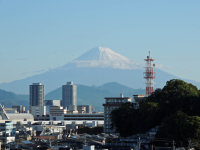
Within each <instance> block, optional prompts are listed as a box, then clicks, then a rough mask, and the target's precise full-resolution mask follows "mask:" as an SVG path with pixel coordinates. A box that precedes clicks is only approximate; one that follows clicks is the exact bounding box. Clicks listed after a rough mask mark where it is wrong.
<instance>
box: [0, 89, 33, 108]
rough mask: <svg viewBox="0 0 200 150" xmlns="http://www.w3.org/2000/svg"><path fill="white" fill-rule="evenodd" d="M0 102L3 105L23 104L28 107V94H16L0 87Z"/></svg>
mask: <svg viewBox="0 0 200 150" xmlns="http://www.w3.org/2000/svg"><path fill="white" fill-rule="evenodd" d="M0 104H1V105H4V106H5V107H12V106H13V105H23V106H26V107H28V105H29V97H28V95H17V94H15V93H12V92H7V91H4V90H1V89H0Z"/></svg>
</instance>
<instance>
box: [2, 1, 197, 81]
mask: <svg viewBox="0 0 200 150" xmlns="http://www.w3.org/2000/svg"><path fill="white" fill-rule="evenodd" d="M199 4H200V2H199V1H192V2H191V1H158V0H155V1H151V2H149V1H145V2H139V1H126V2H122V1H112V0H111V1H105V0H102V1H98V2H94V1H90V0H86V1H84V2H80V1H79V2H78V1H59V2H57V1H25V0H19V1H12V2H11V1H0V18H1V24H0V33H1V36H0V64H1V72H2V74H1V79H0V83H2V82H10V81H13V80H19V79H23V78H25V77H29V76H32V75H35V74H38V73H41V72H45V71H47V70H49V69H53V68H56V67H59V66H62V65H64V64H66V63H68V62H70V61H72V60H73V59H75V58H77V57H78V56H80V55H82V54H83V53H85V52H86V51H88V50H90V49H91V48H93V47H97V46H104V47H109V48H111V49H113V50H114V51H116V52H117V53H120V54H122V55H124V56H126V57H128V58H129V59H132V60H134V61H136V62H139V63H143V59H144V58H145V57H146V54H147V52H148V51H149V50H151V52H152V56H153V57H154V58H155V59H156V64H158V65H159V66H161V67H162V69H164V70H165V71H166V72H169V73H171V74H173V75H176V76H179V77H181V78H184V79H191V80H195V81H198V82H200V79H199V74H200V72H199V71H198V70H197V69H195V66H196V65H197V64H199V63H200V59H199V55H200V51H199V49H200V45H199V39H200V34H199V32H200V30H199V29H200V28H199V25H200V20H199V19H198V14H199V13H200V10H199V9H198V6H199Z"/></svg>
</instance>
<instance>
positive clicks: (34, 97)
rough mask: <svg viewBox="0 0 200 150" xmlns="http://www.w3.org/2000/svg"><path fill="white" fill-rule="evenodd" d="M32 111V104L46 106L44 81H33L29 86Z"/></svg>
mask: <svg viewBox="0 0 200 150" xmlns="http://www.w3.org/2000/svg"><path fill="white" fill-rule="evenodd" d="M29 92H30V93H29V96H30V111H31V107H32V106H38V107H41V106H44V85H43V84H42V83H33V84H32V85H30V86H29Z"/></svg>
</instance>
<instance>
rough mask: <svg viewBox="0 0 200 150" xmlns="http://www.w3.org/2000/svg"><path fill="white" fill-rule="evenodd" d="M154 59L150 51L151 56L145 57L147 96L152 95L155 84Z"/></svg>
mask: <svg viewBox="0 0 200 150" xmlns="http://www.w3.org/2000/svg"><path fill="white" fill-rule="evenodd" d="M153 61H154V59H152V58H151V57H150V51H149V56H147V59H145V62H146V64H145V72H144V78H145V79H146V83H145V84H146V96H149V95H151V93H152V92H153V91H154V89H153V85H154V81H153V80H154V79H155V72H154V67H155V64H154V63H153Z"/></svg>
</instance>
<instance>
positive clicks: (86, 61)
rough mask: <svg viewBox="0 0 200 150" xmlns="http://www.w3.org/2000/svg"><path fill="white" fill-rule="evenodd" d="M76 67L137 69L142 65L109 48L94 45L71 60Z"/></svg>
mask: <svg viewBox="0 0 200 150" xmlns="http://www.w3.org/2000/svg"><path fill="white" fill-rule="evenodd" d="M72 63H73V64H74V65H75V66H76V67H99V68H116V69H138V68H141V67H142V66H140V65H138V64H137V63H135V62H133V61H132V60H130V59H128V58H126V57H124V56H122V55H120V54H118V53H116V52H114V51H112V50H111V49H110V48H105V47H96V48H93V49H91V50H90V51H88V52H86V53H85V54H83V55H82V56H80V57H78V58H77V59H75V60H74V61H73V62H72Z"/></svg>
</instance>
